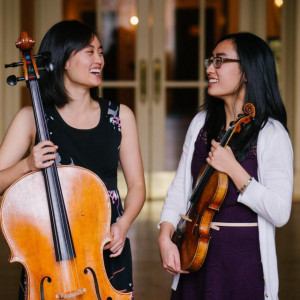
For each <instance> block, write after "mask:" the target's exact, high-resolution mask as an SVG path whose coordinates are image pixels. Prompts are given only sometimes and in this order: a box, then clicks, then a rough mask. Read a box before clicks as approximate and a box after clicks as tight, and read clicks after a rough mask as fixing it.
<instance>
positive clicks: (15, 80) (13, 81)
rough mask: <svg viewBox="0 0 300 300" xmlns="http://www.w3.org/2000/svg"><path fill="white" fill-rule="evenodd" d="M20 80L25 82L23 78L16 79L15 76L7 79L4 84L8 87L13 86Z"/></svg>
mask: <svg viewBox="0 0 300 300" xmlns="http://www.w3.org/2000/svg"><path fill="white" fill-rule="evenodd" d="M22 80H25V78H24V77H16V76H15V75H11V76H8V77H7V79H6V82H7V83H8V84H9V85H11V86H14V85H16V84H17V83H18V81H22Z"/></svg>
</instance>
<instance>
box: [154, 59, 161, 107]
mask: <svg viewBox="0 0 300 300" xmlns="http://www.w3.org/2000/svg"><path fill="white" fill-rule="evenodd" d="M153 75H154V100H155V102H157V103H158V102H159V100H160V91H161V61H160V59H158V58H157V59H155V60H154V64H153Z"/></svg>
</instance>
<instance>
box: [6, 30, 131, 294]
mask: <svg viewBox="0 0 300 300" xmlns="http://www.w3.org/2000/svg"><path fill="white" fill-rule="evenodd" d="M33 45H34V41H33V40H32V39H31V38H30V37H29V36H28V35H27V33H26V32H21V37H20V38H19V39H18V41H17V42H16V47H17V48H19V49H20V50H21V52H22V62H19V63H12V64H10V65H6V66H5V67H16V66H20V65H22V66H23V71H24V77H19V78H17V77H15V76H9V77H8V79H7V82H8V83H9V84H10V85H15V84H16V83H17V81H21V80H26V83H27V86H28V87H29V89H30V92H31V99H32V106H33V111H34V118H35V123H36V129H37V137H38V140H39V141H45V140H50V137H49V132H48V129H47V122H46V120H45V114H44V110H43V104H42V100H41V96H40V91H39V86H38V80H39V77H40V75H39V72H38V71H39V69H38V67H37V64H36V61H35V58H40V57H39V56H38V55H35V56H34V55H33V54H32V51H31V49H32V47H33ZM48 57H49V54H46V55H44V57H42V58H43V59H47V58H48ZM46 69H51V65H49V64H48V67H46ZM0 219H1V229H2V232H3V235H4V237H5V239H6V241H7V243H8V246H9V248H10V251H11V257H10V262H19V263H21V264H22V265H23V267H24V268H25V271H26V274H27V291H26V299H27V300H37V299H40V300H48V299H74V300H75V299H78V300H79V299H82V300H93V299H95V300H100V299H101V300H104V299H105V300H114V299H116V300H129V299H132V293H123V292H119V291H117V290H116V289H114V288H113V287H112V285H111V284H110V282H109V279H108V277H107V274H106V271H105V265H104V260H103V255H102V252H103V247H104V245H105V244H106V243H107V242H109V241H111V240H112V237H111V235H110V219H111V208H110V199H109V196H108V192H107V190H106V187H105V185H104V183H103V182H102V180H101V179H100V178H99V177H98V176H97V175H96V174H94V173H93V172H91V171H90V170H87V169H85V168H82V167H77V166H58V167H57V166H56V164H55V162H54V164H52V165H51V166H50V167H48V168H45V169H43V170H42V171H36V172H30V173H29V174H27V175H25V176H23V177H21V178H20V179H18V180H17V181H16V182H15V183H13V184H12V185H11V186H10V187H9V188H8V189H7V190H6V192H5V193H4V196H3V200H2V203H1V211H0Z"/></svg>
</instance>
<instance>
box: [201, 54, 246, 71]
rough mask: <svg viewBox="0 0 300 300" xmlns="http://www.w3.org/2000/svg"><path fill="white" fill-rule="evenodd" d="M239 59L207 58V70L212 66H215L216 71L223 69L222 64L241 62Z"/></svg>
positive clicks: (205, 62)
mask: <svg viewBox="0 0 300 300" xmlns="http://www.w3.org/2000/svg"><path fill="white" fill-rule="evenodd" d="M239 61H240V60H239V59H232V58H226V57H218V56H217V57H214V58H206V59H204V65H205V68H206V69H207V68H208V67H209V66H210V65H211V64H213V66H214V68H215V69H219V68H221V66H222V64H223V63H224V62H239Z"/></svg>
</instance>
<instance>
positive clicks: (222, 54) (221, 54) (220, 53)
mask: <svg viewBox="0 0 300 300" xmlns="http://www.w3.org/2000/svg"><path fill="white" fill-rule="evenodd" d="M216 56H227V54H226V53H224V52H219V53H216Z"/></svg>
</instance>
